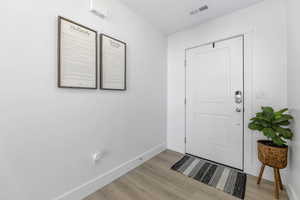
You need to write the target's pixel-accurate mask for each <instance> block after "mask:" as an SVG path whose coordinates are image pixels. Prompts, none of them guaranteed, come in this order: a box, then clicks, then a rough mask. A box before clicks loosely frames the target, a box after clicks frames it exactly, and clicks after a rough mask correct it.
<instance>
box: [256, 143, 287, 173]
mask: <svg viewBox="0 0 300 200" xmlns="http://www.w3.org/2000/svg"><path fill="white" fill-rule="evenodd" d="M257 148H258V159H259V160H260V162H262V163H263V164H264V165H267V166H270V167H274V168H277V169H283V168H285V167H286V166H287V163H288V146H284V147H277V146H274V145H272V142H271V141H268V140H259V141H257Z"/></svg>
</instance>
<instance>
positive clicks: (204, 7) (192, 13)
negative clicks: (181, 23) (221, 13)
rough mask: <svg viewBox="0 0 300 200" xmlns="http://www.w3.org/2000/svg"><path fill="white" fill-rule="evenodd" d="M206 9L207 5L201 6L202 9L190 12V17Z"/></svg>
mask: <svg viewBox="0 0 300 200" xmlns="http://www.w3.org/2000/svg"><path fill="white" fill-rule="evenodd" d="M207 9H208V6H207V5H205V6H202V7H200V8H197V9H196V10H192V11H191V12H190V15H195V14H198V13H199V12H202V11H205V10H207Z"/></svg>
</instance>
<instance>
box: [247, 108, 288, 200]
mask: <svg viewBox="0 0 300 200" xmlns="http://www.w3.org/2000/svg"><path fill="white" fill-rule="evenodd" d="M287 111H288V109H287V108H285V109H282V110H279V111H277V112H275V111H274V109H273V108H271V107H262V112H258V113H256V116H255V117H254V118H252V119H251V122H250V123H249V128H250V129H251V130H256V131H259V132H262V133H263V135H264V136H266V137H267V138H268V140H259V141H257V142H258V159H259V160H260V161H261V162H262V164H263V165H262V168H261V171H260V175H259V178H258V181H257V184H259V183H260V181H261V177H262V174H263V172H264V168H265V166H266V165H267V166H270V167H273V168H274V175H275V197H276V198H278V196H279V192H278V188H280V189H283V186H282V182H281V177H280V172H279V169H283V168H285V167H286V166H287V161H288V159H287V156H288V145H287V140H291V139H292V138H293V132H292V131H291V129H289V128H288V125H289V124H290V120H292V119H293V117H292V116H291V115H289V114H285V113H286V112H287Z"/></svg>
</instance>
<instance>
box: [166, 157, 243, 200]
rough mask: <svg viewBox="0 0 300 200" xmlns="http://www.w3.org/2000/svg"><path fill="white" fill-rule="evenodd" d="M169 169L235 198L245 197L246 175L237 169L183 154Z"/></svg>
mask: <svg viewBox="0 0 300 200" xmlns="http://www.w3.org/2000/svg"><path fill="white" fill-rule="evenodd" d="M171 169H172V170H175V171H177V172H179V173H181V174H184V175H186V176H188V177H191V178H193V179H195V180H197V181H199V182H202V183H204V184H207V185H209V186H211V187H214V188H217V189H219V190H222V191H224V192H226V193H228V194H231V195H232V196H235V197H237V198H240V199H244V197H245V191H246V182H247V175H246V174H245V173H243V172H241V171H239V170H236V169H233V168H230V167H225V166H223V165H220V164H216V163H213V162H209V161H207V160H203V159H200V158H197V157H194V156H190V155H185V156H184V157H183V158H182V159H181V160H179V161H178V162H177V163H175V164H174V165H173V166H172V168H171Z"/></svg>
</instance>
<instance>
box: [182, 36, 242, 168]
mask: <svg viewBox="0 0 300 200" xmlns="http://www.w3.org/2000/svg"><path fill="white" fill-rule="evenodd" d="M239 37H241V38H242V41H243V42H242V47H243V49H242V51H243V53H242V54H243V133H242V134H243V148H242V151H243V153H242V154H243V159H242V166H243V167H242V171H244V170H245V35H244V34H239V35H235V36H231V37H227V38H223V39H220V40H215V41H212V42H207V43H203V44H200V45H196V46H192V47H188V48H185V50H184V152H185V154H186V153H187V152H186V149H187V148H186V136H187V96H186V95H187V72H186V68H187V52H188V51H189V50H192V49H195V48H199V47H203V46H207V45H213V46H214V45H215V44H216V43H218V42H223V41H226V40H231V39H235V38H239ZM220 164H222V163H220Z"/></svg>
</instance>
